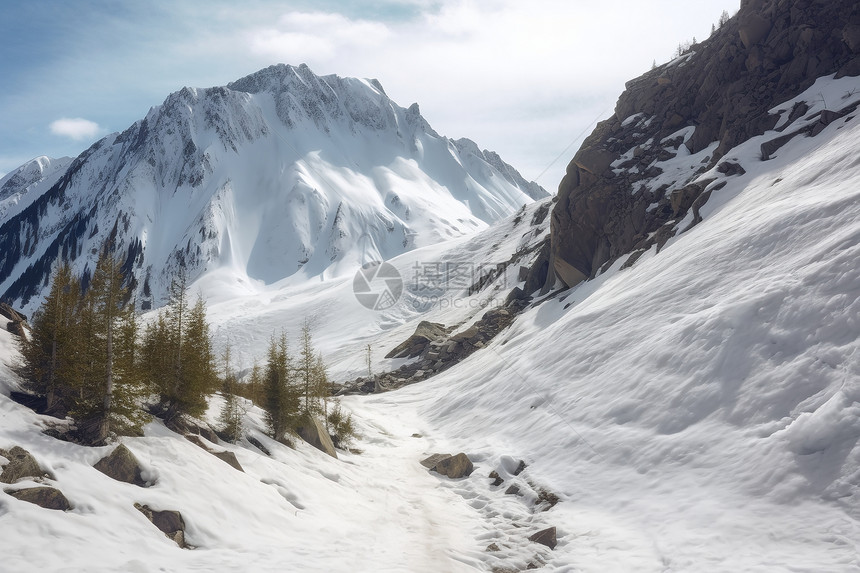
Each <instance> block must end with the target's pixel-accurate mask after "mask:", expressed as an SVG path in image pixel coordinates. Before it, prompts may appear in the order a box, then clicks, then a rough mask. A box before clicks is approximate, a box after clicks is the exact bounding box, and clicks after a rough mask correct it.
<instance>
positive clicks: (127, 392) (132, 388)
mask: <svg viewBox="0 0 860 573" xmlns="http://www.w3.org/2000/svg"><path fill="white" fill-rule="evenodd" d="M139 343H140V326H139V324H138V320H137V314H136V313H135V305H134V303H131V304H128V305H127V306H126V308H125V310H124V311H123V312H122V314H121V315H120V317H119V325H118V328H117V332H116V340H115V343H114V364H113V367H114V372H115V374H116V377H117V380H118V383H117V384H116V385H115V387H114V395H113V404H112V407H111V422H110V424H111V428H112V430H113V431H114V432H116V433H117V434H120V435H135V436H137V435H142V434H143V426H144V424H145V423H146V422H147V421H148V420H149V416H148V415H147V414H146V413H145V412H144V411H143V409H142V408H141V404H142V403H143V401H144V399H145V398H146V396H147V395H148V394H149V393H150V391H151V388H150V386H149V385H148V384H147V382H146V377H145V375H144V370H143V365H142V349H141V347H140V344H139Z"/></svg>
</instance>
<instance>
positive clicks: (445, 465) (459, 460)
mask: <svg viewBox="0 0 860 573" xmlns="http://www.w3.org/2000/svg"><path fill="white" fill-rule="evenodd" d="M474 469H475V466H473V465H472V460H470V459H469V456H467V455H466V454H464V453H459V454H457V455H456V456H450V457H447V458H444V459H442V460H440V461H439V462H437V463H436V466H435V467H434V468H433V470H435V471H436V472H437V473H440V474H442V475H446V476H448V477H449V478H451V479H458V478H463V477H468V476H469V474H471V473H472V471H473V470H474Z"/></svg>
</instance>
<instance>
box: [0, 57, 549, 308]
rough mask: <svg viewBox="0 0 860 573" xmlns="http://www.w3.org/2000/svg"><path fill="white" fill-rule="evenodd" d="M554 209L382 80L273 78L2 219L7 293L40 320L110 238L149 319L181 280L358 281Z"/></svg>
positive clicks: (150, 135)
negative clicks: (60, 288)
mask: <svg viewBox="0 0 860 573" xmlns="http://www.w3.org/2000/svg"><path fill="white" fill-rule="evenodd" d="M545 196H547V193H546V192H545V191H543V189H541V188H540V187H539V186H537V185H536V184H534V183H527V182H525V181H524V180H523V179H522V177H521V176H520V175H519V174H518V173H517V172H516V170H514V169H513V168H512V167H511V166H509V165H507V164H505V163H504V162H503V161H501V160H500V159H499V158H498V156H497V155H496V154H493V153H491V152H488V151H483V152H482V151H480V150H479V148H478V147H477V145H475V144H474V143H473V142H471V141H469V140H463V139H461V140H458V141H453V140H449V139H447V138H445V137H441V136H440V135H438V134H437V133H436V132H435V131H433V129H432V128H431V127H430V126H429V124H428V123H427V122H426V120H425V119H424V118H423V117H422V116H421V114H420V113H419V110H418V106H417V104H416V105H413V106H411V107H410V108H408V109H405V108H402V107H400V106H398V105H397V104H396V103H394V102H393V101H391V100H390V99H389V98H388V96H387V95H386V94H385V92H384V91H383V89H382V86H381V85H380V84H379V82H376V81H375V80H358V79H352V78H340V77H338V76H326V77H318V76H316V75H314V74H313V73H312V72H311V71H310V69H308V67H307V66H304V65H302V66H299V67H293V66H284V65H279V66H272V67H270V68H266V69H264V70H261V71H259V72H257V73H255V74H252V75H250V76H248V77H246V78H243V79H240V80H238V81H236V82H233V83H231V84H230V85H229V86H228V87H218V88H210V89H193V88H183V89H182V90H180V91H178V92H176V93H174V94H171V95H170V96H169V97H168V98H167V99H166V100H165V102H164V103H163V104H162V105H160V106H157V107H154V108H152V109H151V110H150V112H149V113H148V114H147V116H146V117H145V118H144V119H142V120H141V121H139V122H137V123H135V124H134V125H133V126H131V127H130V128H129V129H127V130H126V131H124V132H123V133H121V134H113V135H110V136H108V137H106V138H104V139H102V140H101V141H99V142H97V143H96V144H95V145H93V146H92V147H91V148H90V149H88V150H87V151H86V152H84V153H83V154H81V156H79V157H78V158H76V159H75V161H74V163H72V165H71V166H70V167H69V169H68V170H67V171H66V173H65V176H64V177H63V179H62V180H61V181H60V182H59V183H58V184H57V185H55V186H53V187H51V189H50V190H47V191H46V192H44V193H42V194H41V196H39V197H38V201H35V202H34V203H33V204H32V205H31V206H30V208H29V209H25V210H23V211H21V212H19V213H16V215H17V216H10V217H7V218H6V219H5V220H2V219H0V225H2V226H0V250H2V253H3V254H2V255H0V293H3V294H2V296H3V297H4V298H7V299H10V300H12V301H14V302H15V304H17V305H19V306H22V307H23V308H24V309H25V310H31V309H32V308H33V307H34V306H36V305H37V304H38V301H39V296H40V293H41V289H42V285H43V283H44V279H45V277H46V276H48V275H49V273H50V267H51V263H52V262H53V261H54V260H55V259H56V258H58V257H65V258H67V259H70V260H71V261H72V262H73V266H74V268H75V270H76V271H77V272H78V273H83V272H84V271H85V269H87V268H89V269H92V267H93V264H94V259H95V257H96V253H97V250H98V248H99V247H100V245H101V244H102V243H103V242H104V241H105V239H106V238H107V237H109V236H115V242H116V245H117V250H118V251H119V252H120V253H124V254H125V256H126V270H127V271H128V272H130V273H132V274H133V275H134V280H135V291H136V292H135V294H136V297H137V300H138V302H139V304H141V305H142V306H144V307H148V306H159V305H160V304H161V303H162V301H163V299H164V294H165V290H166V287H167V286H168V285H169V282H170V280H171V279H172V278H173V277H174V276H175V273H176V272H177V269H178V268H179V267H184V268H185V269H186V270H187V272H188V275H189V277H190V278H191V279H196V278H198V277H200V276H201V275H203V274H205V273H206V272H210V271H213V270H215V269H222V268H225V269H228V271H229V272H231V273H233V274H234V275H235V277H236V280H240V281H246V282H255V283H260V284H272V283H275V282H278V281H281V280H284V279H292V281H293V282H303V281H305V280H307V279H308V278H311V277H320V276H322V277H324V278H327V277H331V276H338V275H340V274H344V273H347V274H351V273H352V272H354V271H355V269H356V268H357V267H358V266H360V265H361V264H363V263H365V262H368V261H371V260H382V259H388V258H391V257H394V256H396V255H398V254H400V253H403V252H405V251H408V250H411V249H413V248H416V247H421V246H425V245H429V244H434V243H437V242H439V241H443V240H447V239H450V238H455V237H460V236H466V235H469V234H472V233H473V232H475V231H476V230H480V229H483V228H486V227H487V225H488V224H490V223H492V222H494V221H497V220H499V219H501V218H503V217H505V216H507V215H509V214H510V213H512V212H514V211H515V210H516V209H517V208H519V207H520V206H521V205H523V204H525V203H528V202H531V201H532V200H533V199H532V197H545Z"/></svg>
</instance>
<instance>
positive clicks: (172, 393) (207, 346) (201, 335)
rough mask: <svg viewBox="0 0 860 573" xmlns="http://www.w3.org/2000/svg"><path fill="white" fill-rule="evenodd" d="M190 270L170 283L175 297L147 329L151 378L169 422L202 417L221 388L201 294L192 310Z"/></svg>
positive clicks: (147, 360)
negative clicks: (210, 397)
mask: <svg viewBox="0 0 860 573" xmlns="http://www.w3.org/2000/svg"><path fill="white" fill-rule="evenodd" d="M185 287H186V279H185V273H184V272H182V273H180V275H179V277H178V278H177V279H176V280H174V281H173V282H172V283H171V290H170V301H169V302H168V305H167V307H166V308H164V309H163V310H162V312H160V313H159V315H158V318H157V319H156V321H155V322H154V323H153V324H150V325H149V326H148V327H147V329H146V334H145V336H144V343H143V353H144V360H145V361H146V363H147V365H146V371H147V377H148V379H149V381H150V382H151V383H152V384H153V386H155V387H156V388H157V389H158V391H159V394H160V403H161V410H162V413H161V414H160V415H161V416H163V418H164V420H165V422H167V423H168V424H170V423H172V422H174V421H175V420H176V419H177V418H178V417H179V416H182V415H184V414H188V415H191V416H199V415H201V414H202V413H203V412H204V411H205V410H206V396H207V395H208V394H211V393H212V392H214V391H215V390H216V389H217V384H218V377H217V375H216V372H215V366H214V356H213V353H212V338H211V334H210V332H209V324H208V322H207V321H206V304H205V302H204V301H203V297H202V296H198V297H197V302H196V303H195V304H194V306H193V307H190V308H189V304H188V295H187V293H186V288H185Z"/></svg>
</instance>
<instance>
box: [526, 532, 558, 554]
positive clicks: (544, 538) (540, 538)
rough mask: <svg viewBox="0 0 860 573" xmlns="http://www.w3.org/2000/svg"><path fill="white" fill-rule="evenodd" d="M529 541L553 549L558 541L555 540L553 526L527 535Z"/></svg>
mask: <svg viewBox="0 0 860 573" xmlns="http://www.w3.org/2000/svg"><path fill="white" fill-rule="evenodd" d="M529 541H534V542H535V543H540V544H541V545H546V546H547V547H549V548H550V549H555V546H556V545H557V544H558V541H557V540H556V531H555V527H548V528H546V529H542V530H540V531H538V532H537V533H535V534H534V535H532V536H531V537H529Z"/></svg>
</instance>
